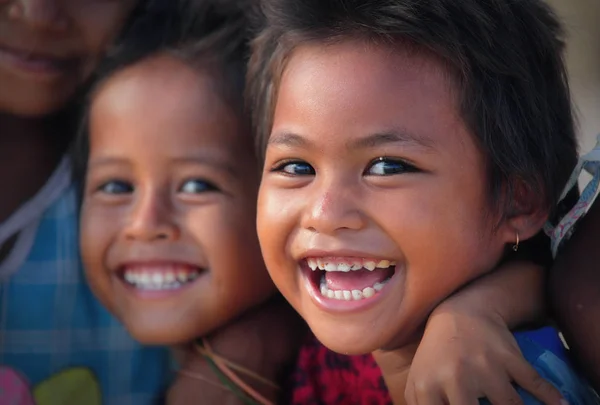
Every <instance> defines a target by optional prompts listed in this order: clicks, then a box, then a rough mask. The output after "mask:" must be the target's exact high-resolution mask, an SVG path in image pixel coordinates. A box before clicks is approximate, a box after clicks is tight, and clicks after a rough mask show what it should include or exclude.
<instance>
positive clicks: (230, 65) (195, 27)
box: [73, 0, 249, 192]
mask: <svg viewBox="0 0 600 405" xmlns="http://www.w3.org/2000/svg"><path fill="white" fill-rule="evenodd" d="M245 3H246V1H245V0H148V1H147V2H145V3H144V4H143V6H142V7H141V9H140V10H138V11H137V17H136V19H135V21H134V22H133V23H132V24H131V25H130V26H129V27H128V28H127V29H126V30H125V31H124V33H123V34H122V36H121V38H120V40H118V41H117V42H116V44H115V46H114V47H113V48H112V49H111V50H109V52H108V55H107V57H106V58H105V59H104V61H103V62H102V63H101V64H100V67H99V69H98V73H97V75H96V77H95V79H94V84H93V86H92V89H91V91H90V92H89V95H88V100H87V108H86V113H85V114H84V119H83V121H82V125H81V129H80V131H79V134H78V136H77V139H76V142H75V143H74V146H73V161H74V165H75V167H74V173H75V176H76V180H77V183H78V184H79V186H80V191H81V192H82V191H83V185H84V179H85V171H86V167H87V159H88V155H89V139H88V138H89V136H88V121H89V120H88V116H89V111H90V107H91V104H92V103H93V100H94V96H95V93H96V92H97V91H98V89H99V88H101V87H102V85H103V84H104V82H105V81H106V80H108V79H109V78H110V77H112V76H113V75H114V74H116V73H118V72H119V71H121V70H123V69H125V68H127V67H130V66H133V65H135V64H137V63H139V62H141V61H143V60H145V59H147V58H150V57H153V56H156V55H159V54H163V53H164V54H168V55H172V56H174V57H176V58H178V59H180V60H182V61H184V62H185V63H186V64H189V65H190V66H192V67H198V68H209V69H210V72H211V74H214V75H216V77H217V82H218V86H217V88H218V90H220V91H221V94H222V96H223V97H224V98H225V99H226V100H227V101H228V102H230V103H231V104H232V106H233V107H234V108H237V109H238V110H239V111H240V114H242V112H243V104H244V103H243V93H244V83H245V76H246V65H247V59H248V56H249V51H248V46H247V45H248V39H249V38H248V35H249V31H248V24H247V7H245Z"/></svg>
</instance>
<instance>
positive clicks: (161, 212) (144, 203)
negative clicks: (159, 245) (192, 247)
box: [124, 192, 180, 242]
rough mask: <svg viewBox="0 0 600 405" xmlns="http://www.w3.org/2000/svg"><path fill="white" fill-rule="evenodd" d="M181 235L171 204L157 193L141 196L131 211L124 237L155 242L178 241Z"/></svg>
mask: <svg viewBox="0 0 600 405" xmlns="http://www.w3.org/2000/svg"><path fill="white" fill-rule="evenodd" d="M179 235H180V230H179V227H178V225H177V223H176V221H175V219H174V216H173V208H172V207H171V203H170V202H169V201H166V199H164V198H161V196H159V195H156V194H155V193H150V192H148V193H146V195H142V196H140V198H139V199H138V201H137V202H136V204H135V205H134V206H133V208H132V210H131V213H130V218H129V221H128V222H127V225H126V228H125V235H124V236H125V237H126V238H127V239H129V240H138V241H144V242H153V241H158V240H176V239H178V238H179Z"/></svg>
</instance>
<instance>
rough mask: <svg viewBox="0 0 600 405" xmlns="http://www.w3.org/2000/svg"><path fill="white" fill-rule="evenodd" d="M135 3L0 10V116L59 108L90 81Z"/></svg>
mask: <svg viewBox="0 0 600 405" xmlns="http://www.w3.org/2000/svg"><path fill="white" fill-rule="evenodd" d="M137 1H138V0H118V1H103V0H66V1H59V0H44V1H37V0H19V1H9V2H8V4H2V5H0V111H2V112H4V113H9V114H15V115H21V116H33V117H39V116H44V115H47V114H50V113H53V112H55V111H56V110H58V109H60V108H62V107H63V106H64V105H65V103H66V102H68V101H69V99H70V98H71V97H73V95H74V93H75V91H76V90H77V88H78V87H79V86H80V85H81V84H82V83H83V82H84V81H85V80H87V78H88V77H89V76H90V74H91V72H92V71H93V69H94V68H95V67H96V64H97V61H98V59H99V58H100V57H101V56H102V53H103V52H104V50H105V48H106V46H107V45H108V44H109V43H110V41H112V39H113V38H114V36H115V35H116V34H117V32H118V31H119V30H120V28H121V25H122V24H123V22H124V21H125V19H126V18H127V16H128V15H129V13H130V12H131V11H132V9H133V7H134V6H135V4H136V3H137ZM0 3H1V1H0Z"/></svg>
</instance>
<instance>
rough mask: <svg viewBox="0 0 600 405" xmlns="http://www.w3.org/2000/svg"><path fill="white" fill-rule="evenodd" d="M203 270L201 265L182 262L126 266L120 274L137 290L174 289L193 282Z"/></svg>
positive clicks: (127, 283)
mask: <svg viewBox="0 0 600 405" xmlns="http://www.w3.org/2000/svg"><path fill="white" fill-rule="evenodd" d="M202 272H203V269H201V268H199V267H194V266H189V265H182V264H172V265H161V266H155V265H153V266H125V267H124V268H123V269H122V270H121V272H120V276H121V279H122V280H123V282H125V284H126V285H128V286H129V287H132V288H134V289H136V290H142V291H172V290H178V289H180V288H183V287H187V286H188V285H190V284H192V283H193V282H194V281H195V280H196V279H197V278H198V277H200V275H201V273H202Z"/></svg>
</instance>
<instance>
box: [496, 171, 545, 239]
mask: <svg viewBox="0 0 600 405" xmlns="http://www.w3.org/2000/svg"><path fill="white" fill-rule="evenodd" d="M511 194H512V195H511V196H509V198H510V197H512V198H510V200H511V201H510V204H509V207H510V208H509V209H508V212H507V213H506V217H505V220H504V226H503V227H502V228H503V232H504V234H505V235H503V236H504V237H505V240H506V243H515V242H516V241H517V234H518V237H519V240H520V241H524V240H527V239H530V238H532V237H534V236H535V235H537V234H538V232H539V231H540V230H541V229H542V227H543V226H544V224H545V223H546V221H547V220H548V215H549V209H548V207H546V204H545V201H544V198H543V193H540V192H538V191H536V190H534V189H532V188H531V187H530V186H528V185H527V184H526V183H525V182H523V181H520V180H518V181H516V182H515V184H514V189H513V190H512V193H511Z"/></svg>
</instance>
